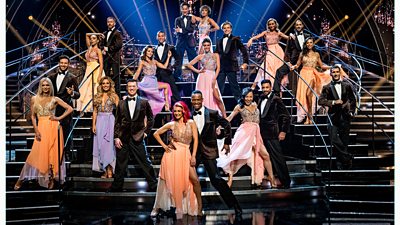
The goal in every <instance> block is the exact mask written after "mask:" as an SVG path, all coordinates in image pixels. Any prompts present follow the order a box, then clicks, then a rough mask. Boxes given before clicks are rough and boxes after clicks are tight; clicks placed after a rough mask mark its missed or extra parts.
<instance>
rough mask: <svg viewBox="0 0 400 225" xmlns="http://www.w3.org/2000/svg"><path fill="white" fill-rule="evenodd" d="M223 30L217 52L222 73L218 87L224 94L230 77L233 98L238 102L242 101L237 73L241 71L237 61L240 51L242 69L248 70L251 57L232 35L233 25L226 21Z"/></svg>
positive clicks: (240, 42) (238, 38) (239, 41)
mask: <svg viewBox="0 0 400 225" xmlns="http://www.w3.org/2000/svg"><path fill="white" fill-rule="evenodd" d="M221 27H222V30H223V31H224V36H223V38H222V39H220V40H218V43H217V50H216V52H217V53H218V54H219V57H220V60H221V71H220V72H219V75H218V79H217V81H218V87H219V90H220V91H221V94H224V89H225V80H226V77H228V81H229V86H230V87H231V91H232V94H233V97H234V98H235V100H236V101H239V99H240V88H239V84H238V81H237V72H238V71H239V65H238V60H237V54H238V51H240V52H241V53H242V56H243V65H242V66H241V68H242V69H243V70H246V68H247V64H248V63H249V55H248V54H247V50H246V48H245V47H244V46H243V43H242V41H241V40H240V37H237V36H233V35H232V24H231V23H230V22H229V21H226V22H224V23H223V24H222V26H221Z"/></svg>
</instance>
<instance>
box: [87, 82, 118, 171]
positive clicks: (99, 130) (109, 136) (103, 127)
mask: <svg viewBox="0 0 400 225" xmlns="http://www.w3.org/2000/svg"><path fill="white" fill-rule="evenodd" d="M114 85H115V84H114V81H113V80H112V79H111V78H110V77H102V78H101V79H100V85H99V86H98V92H97V94H96V95H95V97H94V110H93V122H92V131H93V134H94V136H93V164H92V170H94V171H98V172H104V175H103V176H101V177H102V178H112V177H113V173H114V169H115V162H116V155H115V154H116V153H115V146H114V123H115V117H114V115H113V114H112V112H113V109H114V107H115V106H117V105H118V102H119V98H118V95H117V94H116V93H115V87H114Z"/></svg>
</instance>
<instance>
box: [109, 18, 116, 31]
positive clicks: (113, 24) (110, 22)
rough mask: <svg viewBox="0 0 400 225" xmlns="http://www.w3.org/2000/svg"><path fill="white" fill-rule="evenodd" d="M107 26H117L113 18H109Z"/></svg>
mask: <svg viewBox="0 0 400 225" xmlns="http://www.w3.org/2000/svg"><path fill="white" fill-rule="evenodd" d="M107 27H108V29H112V28H113V27H115V21H114V20H113V19H111V18H108V19H107Z"/></svg>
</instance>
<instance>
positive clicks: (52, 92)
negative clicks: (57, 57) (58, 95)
mask: <svg viewBox="0 0 400 225" xmlns="http://www.w3.org/2000/svg"><path fill="white" fill-rule="evenodd" d="M45 81H46V82H47V83H48V84H49V85H50V96H54V87H53V83H52V82H51V80H50V79H49V78H48V77H43V78H42V79H40V81H39V87H38V90H37V92H36V95H37V96H39V97H42V96H43V89H42V85H43V82H45Z"/></svg>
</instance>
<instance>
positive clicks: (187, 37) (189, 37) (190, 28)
mask: <svg viewBox="0 0 400 225" xmlns="http://www.w3.org/2000/svg"><path fill="white" fill-rule="evenodd" d="M177 27H180V28H182V33H176V38H177V45H178V43H179V42H187V44H188V45H189V47H195V46H196V40H195V38H194V35H193V32H194V30H195V28H196V23H192V16H187V22H186V26H185V22H184V21H183V16H179V17H177V18H175V28H177Z"/></svg>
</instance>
